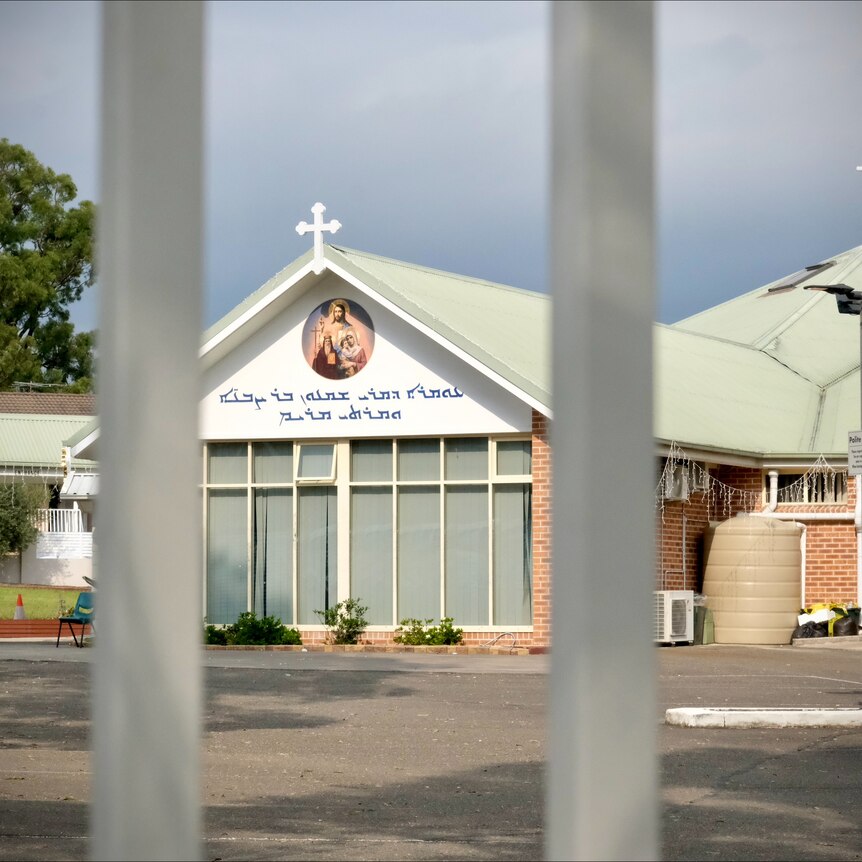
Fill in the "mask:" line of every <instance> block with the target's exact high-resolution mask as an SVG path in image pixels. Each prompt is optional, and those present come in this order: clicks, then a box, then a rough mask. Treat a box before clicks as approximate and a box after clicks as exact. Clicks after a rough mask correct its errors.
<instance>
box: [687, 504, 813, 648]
mask: <svg viewBox="0 0 862 862" xmlns="http://www.w3.org/2000/svg"><path fill="white" fill-rule="evenodd" d="M801 533H802V530H801V528H800V527H798V526H797V525H796V524H794V523H792V522H790V521H778V520H775V519H774V518H759V517H757V516H755V515H739V516H737V517H736V518H731V519H730V520H728V521H724V522H722V523H721V524H718V525H717V526H715V527H712V526H711V527H710V528H709V529H708V530H707V532H706V535H705V537H704V575H703V594H704V596H705V597H706V605H707V607H708V608H709V609H710V610H711V611H712V618H713V624H714V626H715V642H716V643H724V644H789V643H790V641H791V638H792V637H793V630H794V629H795V628H796V625H797V615H798V614H799V609H800V604H801V602H802V597H801V580H802V579H801V575H802V550H801V547H800V536H801Z"/></svg>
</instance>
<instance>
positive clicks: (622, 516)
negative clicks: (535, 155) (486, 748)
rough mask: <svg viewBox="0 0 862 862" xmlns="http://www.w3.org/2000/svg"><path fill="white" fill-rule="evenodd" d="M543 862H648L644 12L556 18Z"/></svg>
mask: <svg viewBox="0 0 862 862" xmlns="http://www.w3.org/2000/svg"><path fill="white" fill-rule="evenodd" d="M552 25H553V26H552V63H553V66H552V87H553V93H552V113H553V132H552V146H553V162H552V177H553V191H552V234H551V235H552V264H551V272H552V290H553V308H554V322H553V330H552V337H553V341H552V350H551V354H552V356H553V398H554V402H553V403H554V419H553V422H552V426H551V442H552V447H553V453H554V454H553V457H554V473H553V512H554V532H553V536H554V538H553V551H552V554H553V575H552V579H553V580H552V583H553V587H552V590H553V611H552V643H553V646H552V649H551V677H550V688H551V690H550V725H549V756H548V780H547V824H546V825H547V829H546V855H547V857H548V858H550V859H566V860H568V859H572V860H574V859H589V860H598V859H655V858H657V857H658V783H657V764H656V754H655V749H656V742H655V732H656V724H657V713H656V697H655V647H654V644H653V642H652V629H651V626H650V614H651V609H652V605H651V598H652V589H653V566H654V554H653V535H652V530H653V520H652V518H651V516H650V513H651V512H652V463H653V453H652V427H651V426H652V372H651V368H652V321H653V317H654V298H653V293H654V286H653V282H654V239H653V4H652V3H650V2H616V3H605V2H578V3H573V2H556V3H553V4H552Z"/></svg>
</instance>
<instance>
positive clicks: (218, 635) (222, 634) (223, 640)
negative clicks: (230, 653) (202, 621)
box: [204, 625, 227, 646]
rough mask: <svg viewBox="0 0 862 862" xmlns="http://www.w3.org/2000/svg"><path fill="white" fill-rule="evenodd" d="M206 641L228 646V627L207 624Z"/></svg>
mask: <svg viewBox="0 0 862 862" xmlns="http://www.w3.org/2000/svg"><path fill="white" fill-rule="evenodd" d="M204 643H205V644H213V645H215V646H227V629H220V628H219V627H218V626H213V625H207V626H205V627H204Z"/></svg>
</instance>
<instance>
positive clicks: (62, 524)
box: [36, 509, 84, 533]
mask: <svg viewBox="0 0 862 862" xmlns="http://www.w3.org/2000/svg"><path fill="white" fill-rule="evenodd" d="M36 529H37V530H38V531H39V532H40V533H83V532H84V519H83V517H82V515H81V510H80V509H39V510H38V511H37V512H36Z"/></svg>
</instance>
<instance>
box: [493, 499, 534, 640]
mask: <svg viewBox="0 0 862 862" xmlns="http://www.w3.org/2000/svg"><path fill="white" fill-rule="evenodd" d="M531 497H532V488H531V486H530V485H497V486H496V487H495V488H494V625H497V626H528V625H530V623H531V622H532V619H533V598H532V596H533V551H532V538H531V537H532V511H531Z"/></svg>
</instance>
